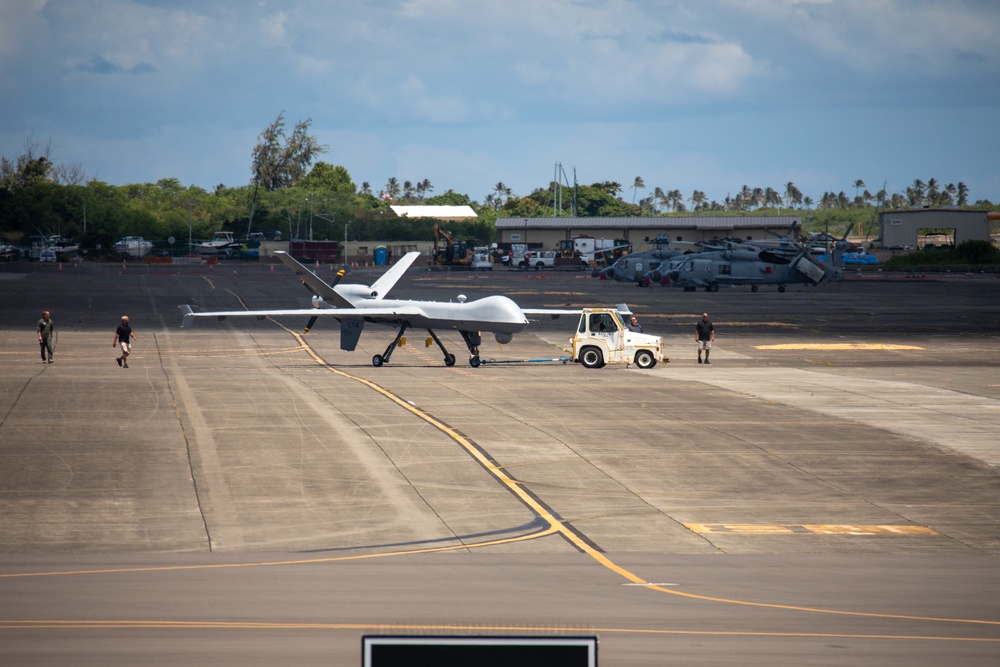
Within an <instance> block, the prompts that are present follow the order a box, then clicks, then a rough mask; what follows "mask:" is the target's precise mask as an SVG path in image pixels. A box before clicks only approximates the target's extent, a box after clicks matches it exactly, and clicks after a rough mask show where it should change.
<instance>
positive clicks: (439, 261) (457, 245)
mask: <svg viewBox="0 0 1000 667" xmlns="http://www.w3.org/2000/svg"><path fill="white" fill-rule="evenodd" d="M474 250H475V247H474V244H472V243H469V242H466V241H456V240H454V239H453V238H452V236H451V232H449V231H446V230H444V229H442V228H441V225H439V224H437V223H434V258H433V260H434V265H435V266H464V267H469V266H470V265H471V263H472V259H473V255H474Z"/></svg>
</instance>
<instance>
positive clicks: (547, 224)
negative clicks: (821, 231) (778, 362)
mask: <svg viewBox="0 0 1000 667" xmlns="http://www.w3.org/2000/svg"><path fill="white" fill-rule="evenodd" d="M801 220H802V218H801V216H798V215H774V216H683V217H682V216H669V217H620V218H497V221H496V230H497V239H496V240H497V244H498V245H500V246H501V247H507V246H509V245H511V244H522V243H523V244H527V247H528V248H529V249H536V248H555V247H557V246H558V245H559V242H560V241H563V240H568V239H572V238H575V237H578V236H591V237H593V238H603V239H624V240H626V241H630V242H631V243H633V244H639V243H643V242H645V241H649V240H652V239H653V238H655V237H657V236H659V235H665V236H667V237H668V238H669V239H670V240H671V241H680V242H688V243H699V242H703V241H711V240H713V239H716V240H717V239H723V238H726V237H735V238H740V239H746V240H754V241H759V240H764V239H773V238H774V236H773V235H772V234H769V233H768V230H769V231H771V232H774V233H776V234H778V235H783V234H785V233H787V232H788V230H789V228H791V226H792V225H793V224H798V223H800V222H801Z"/></svg>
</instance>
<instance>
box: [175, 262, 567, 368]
mask: <svg viewBox="0 0 1000 667" xmlns="http://www.w3.org/2000/svg"><path fill="white" fill-rule="evenodd" d="M275 254H276V255H277V256H278V258H279V259H280V260H281V261H282V262H284V263H285V265H286V266H288V267H289V268H291V269H292V270H293V271H294V272H295V275H297V276H298V277H299V279H300V280H301V281H302V284H303V285H305V287H306V289H308V290H309V291H310V292H312V293H313V299H312V302H313V308H311V309H310V308H292V309H283V310H228V311H217V312H209V313H196V312H194V311H193V310H192V309H191V306H187V305H185V306H180V309H181V312H183V314H184V319H183V322H182V324H181V327H183V328H187V327H190V326H191V324H192V323H193V321H194V318H196V317H215V318H217V319H219V320H224V319H226V318H227V317H256V318H257V319H261V320H262V319H264V318H266V317H284V316H295V315H303V316H309V322H308V324H306V327H305V330H306V331H309V329H310V328H311V327H312V325H313V324H315V322H316V318H318V317H324V316H329V317H333V318H335V319H337V320H338V321H339V322H340V349H342V350H346V351H348V352H352V351H354V349H355V348H356V347H357V345H358V339H359V338H360V337H361V331H362V329H364V326H365V322H373V323H378V324H387V325H390V326H395V327H399V331H398V333H397V334H396V338H395V339H394V340H393V341H392V342H391V343H389V346H388V347H387V348H385V352H383V353H382V354H376V355H375V356H374V357H372V365H373V366H376V367H377V366H382V365H384V364H387V363H389V358H390V357H391V356H392V352H393V350H395V349H396V346H397V345H399V341H400V339H402V337H403V334H404V333H405V332H406V330H407V329H410V328H414V329H426V330H427V333H429V334H430V335H431V338H433V339H434V342H435V343H437V345H438V347H439V348H441V351H442V352H443V353H444V363H445V365H446V366H454V365H455V355H453V354H451V353H449V352H448V350H447V349H445V347H444V344H443V343H441V339H439V338H438V336H437V334H435V333H434V330H435V329H453V330H457V331H458V332H459V333H461V334H462V338H463V339H464V340H465V344H466V346H467V347H468V348H469V364H470V365H472V366H473V367H477V366H479V364H480V359H479V345H480V344H481V343H482V338H481V337H480V332H482V331H489V332H492V333H493V335H494V337H495V338H496V340H497V342H498V343H500V344H501V345H503V344H506V343H509V342H510V341H511V340H513V338H514V334H516V333H520V332H522V331H524V330H525V328H527V326H528V316H529V315H548V316H550V317H552V318H553V319H555V318H557V317H559V316H560V315H579V314H580V311H579V310H547V309H535V308H521V307H520V306H518V305H517V304H516V303H514V302H513V301H512V300H510V299H509V298H507V297H505V296H499V295H494V296H487V297H484V298H482V299H477V300H475V301H469V302H466V298H465V296H464V295H459V296H458V300H457V301H456V302H449V301H401V300H396V299H386V298H385V296H386V294H388V293H389V290H390V289H392V286H393V285H395V284H396V282H397V281H398V280H399V279H400V277H401V276H402V275H403V273H404V272H405V271H406V269H408V268H409V267H410V265H411V264H413V261H414V260H415V259H416V258H417V257H419V256H420V253H419V252H411V253H407V254H406V255H404V256H403V257H402V258H401V259H400V260H399V261H398V262H396V263H395V264H394V265H393V266H392V267H391V268H390V269H389V270H388V271H386V272H385V274H383V275H382V277H380V278H379V279H378V280H376V281H375V282H374V283H373V284H372V285H371V286H368V285H340V284H338V283H339V282H340V279H341V278H343V276H344V272H343V271H340V272H339V273H338V274H337V278H336V280H334V282H333V284H332V285H330V284H328V283H327V282H325V281H324V280H323V279H322V278H320V277H319V276H317V275H316V274H315V273H313V272H312V271H310V270H309V269H307V268H306V267H304V266H303V265H302V264H300V263H298V262H297V261H295V260H294V259H292V258H291V257H289V256H288V254H287V253H285V252H281V251H278V252H276V253H275Z"/></svg>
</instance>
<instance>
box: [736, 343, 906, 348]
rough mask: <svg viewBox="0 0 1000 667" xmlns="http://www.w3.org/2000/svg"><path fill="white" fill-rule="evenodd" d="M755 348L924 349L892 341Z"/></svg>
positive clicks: (784, 344)
mask: <svg viewBox="0 0 1000 667" xmlns="http://www.w3.org/2000/svg"><path fill="white" fill-rule="evenodd" d="M754 349H755V350H922V349H924V348H922V347H917V346H916V345H894V344H892V343H781V344H779V345H755V346H754Z"/></svg>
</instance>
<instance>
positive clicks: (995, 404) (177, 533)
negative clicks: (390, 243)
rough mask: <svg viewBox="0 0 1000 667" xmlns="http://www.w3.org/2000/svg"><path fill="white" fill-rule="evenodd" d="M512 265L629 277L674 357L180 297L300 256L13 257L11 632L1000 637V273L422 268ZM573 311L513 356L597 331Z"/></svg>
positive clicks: (301, 653)
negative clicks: (642, 360)
mask: <svg viewBox="0 0 1000 667" xmlns="http://www.w3.org/2000/svg"><path fill="white" fill-rule="evenodd" d="M334 269H335V267H322V268H321V270H320V273H321V274H323V275H327V276H329V275H332V273H333V271H334ZM376 276H377V271H374V270H371V271H368V270H364V269H359V270H355V271H354V272H353V274H352V276H351V277H349V278H347V279H346V280H354V281H358V282H371V281H373V280H374V279H375V277H376ZM492 293H502V294H506V295H508V296H510V297H511V298H513V299H514V300H515V301H517V302H518V303H520V304H521V305H522V306H525V307H528V306H531V307H553V308H562V307H580V306H589V305H613V304H615V303H621V302H627V303H628V304H629V305H630V306H631V308H632V310H633V311H634V312H636V313H637V314H638V315H639V318H640V322H641V323H642V324H643V325H644V327H645V330H646V332H647V333H655V334H659V335H661V336H663V338H664V340H665V342H666V343H667V351H668V354H669V356H670V357H671V361H670V363H669V364H660V365H658V366H657V367H655V368H653V369H651V370H648V371H643V370H638V369H635V368H624V367H611V366H609V367H606V368H604V369H600V370H587V369H584V368H582V367H581V366H579V365H578V364H571V363H569V364H563V363H558V362H556V363H504V364H486V365H484V366H481V367H480V368H477V369H473V368H471V367H470V366H469V365H467V364H463V360H464V359H465V358H467V354H466V352H465V350H464V345H463V344H462V342H461V338H460V337H459V336H458V335H457V333H449V332H439V333H443V336H442V338H443V340H444V341H445V343H446V345H447V346H448V348H449V351H451V352H452V353H454V354H455V355H456V356H457V357H458V358H459V363H458V364H456V365H455V366H454V367H452V368H447V367H445V366H444V364H443V362H442V359H441V356H442V355H441V353H440V351H439V350H438V349H437V347H436V346H433V345H432V346H430V347H425V345H424V333H423V332H419V331H416V332H413V331H411V332H408V335H407V338H408V340H407V344H406V345H403V346H401V347H400V348H398V349H397V350H396V352H395V353H394V354H393V356H392V359H391V361H390V363H389V364H388V365H387V366H385V367H383V368H373V367H372V365H371V358H372V356H373V355H374V354H377V353H381V352H382V351H383V350H384V348H385V346H386V345H387V344H388V343H389V341H391V339H392V336H393V332H392V330H391V329H389V328H387V327H375V326H372V325H369V326H368V327H367V328H366V330H365V333H364V335H363V336H362V339H361V344H360V345H359V349H358V351H356V352H353V353H346V352H343V351H341V350H340V349H339V335H338V334H337V332H336V329H335V327H334V326H333V323H332V322H326V321H321V322H319V324H318V325H317V326H316V327H315V328H314V329H313V330H312V331H311V332H310V333H308V334H306V335H301V333H300V332H301V327H302V326H303V325H304V322H297V321H291V320H280V321H273V320H264V321H257V320H254V319H246V318H240V319H229V320H226V321H224V322H215V321H204V320H201V321H198V322H196V323H195V325H194V327H193V328H192V329H188V330H183V331H182V330H180V328H179V325H180V314H179V311H178V310H177V306H178V305H180V304H185V303H186V304H191V305H192V306H193V307H195V308H196V309H201V310H209V309H211V310H216V309H239V308H244V307H247V308H252V309H257V308H275V307H290V306H296V305H299V306H302V307H307V305H308V297H309V294H308V293H307V292H305V290H304V289H303V288H302V287H301V286H300V285H299V284H298V281H297V280H296V279H295V278H294V277H293V276H291V275H290V272H289V271H287V270H286V269H284V268H283V267H280V266H276V267H274V269H273V271H272V270H271V268H270V267H268V266H259V265H251V264H243V263H233V264H229V265H227V264H221V265H219V266H217V267H214V268H211V269H210V268H208V267H203V266H200V265H196V266H146V265H141V264H130V265H127V266H125V267H124V268H123V267H122V266H121V265H116V264H91V263H85V264H81V265H78V266H72V265H66V266H64V267H63V268H62V269H61V270H60V269H59V268H58V267H55V266H39V265H32V264H24V263H15V264H12V265H7V266H4V267H2V268H0V314H2V315H0V365H2V369H3V372H2V373H0V498H2V502H3V506H4V510H5V511H4V512H3V513H0V661H2V662H3V663H4V664H21V665H48V664H66V663H67V662H71V663H73V664H92V665H98V664H101V665H108V664H111V665H129V664H136V663H138V662H142V663H147V664H176V663H177V662H180V661H187V662H193V663H199V664H204V663H210V664H220V665H247V664H262V665H263V664H360V637H361V636H362V635H363V634H366V633H380V632H397V633H399V632H402V633H412V634H484V633H487V634H489V633H501V632H507V633H514V634H552V633H556V634H594V635H597V636H599V638H600V664H602V665H663V664H712V665H718V664H740V665H801V664H823V665H886V664H906V665H939V664H945V663H950V664H963V665H994V664H996V663H997V661H998V660H1000V561H998V555H1000V468H998V466H1000V438H998V437H997V435H996V434H997V433H1000V380H998V377H1000V375H998V373H997V370H998V367H1000V280H998V279H997V278H996V277H994V276H954V277H946V278H942V279H938V280H930V279H913V278H909V279H897V280H888V279H884V278H882V279H868V280H859V279H856V278H854V277H851V278H849V279H848V280H846V281H844V282H843V283H840V284H835V285H828V286H823V287H820V288H809V287H789V289H788V291H787V292H785V293H778V292H776V291H774V290H769V289H768V288H762V289H761V291H760V292H757V293H751V292H750V290H749V288H732V289H728V290H726V289H723V290H722V291H720V292H718V293H714V294H710V293H705V292H696V293H687V292H683V291H680V290H670V289H663V288H659V287H654V288H648V289H643V288H636V287H634V286H631V285H628V284H623V283H609V282H602V281H598V280H595V279H592V278H590V277H589V275H584V274H571V273H570V274H566V273H545V272H539V273H536V272H525V273H522V272H516V271H515V272H506V271H497V272H493V273H486V274H472V273H468V272H457V271H456V272H432V271H425V270H419V269H416V268H415V269H411V271H410V272H408V273H407V275H406V276H404V277H403V279H402V280H401V281H400V283H399V284H398V285H397V287H396V288H395V289H394V290H393V295H394V296H396V297H400V298H414V299H441V300H448V299H455V298H457V296H458V295H459V294H465V295H466V296H467V297H468V298H469V299H475V298H479V297H482V296H486V295H488V294H492ZM43 309H49V310H51V311H52V318H53V320H54V322H55V325H56V331H57V332H58V338H57V341H56V354H55V359H56V361H55V363H53V364H42V363H41V361H40V359H39V355H38V348H37V341H36V336H35V334H34V331H33V330H34V324H35V322H36V321H37V319H38V317H39V315H40V312H41V310H43ZM702 311H708V312H709V313H710V314H711V315H712V319H713V320H714V321H715V324H716V327H717V344H716V348H715V349H714V350H713V352H712V356H711V361H712V363H711V365H708V366H705V365H699V364H697V363H696V361H695V349H694V340H693V338H694V323H695V321H696V319H697V317H698V316H699V315H700V313H701V312H702ZM122 315H129V317H130V319H131V322H132V325H133V328H134V329H135V332H136V335H137V338H138V340H137V341H136V345H135V348H134V351H133V354H132V356H131V357H130V358H129V368H128V369H122V368H119V367H118V366H117V364H116V363H115V361H114V359H115V356H116V355H117V354H118V351H117V349H114V348H112V347H111V342H112V338H113V335H114V329H115V327H116V326H117V324H118V321H119V319H120V317H121V316H122ZM575 324H576V322H575V320H574V319H573V318H568V319H567V318H560V319H559V320H555V321H550V320H549V321H540V322H537V323H536V324H534V325H533V326H532V328H531V329H530V333H529V334H525V335H521V336H517V337H515V340H514V341H513V342H512V343H510V344H508V345H504V346H502V347H501V346H499V345H498V344H497V343H496V342H495V341H493V340H492V339H484V343H483V346H482V356H483V358H485V359H488V360H489V359H492V360H497V361H519V360H521V361H523V360H536V359H546V358H556V357H559V356H562V355H565V354H567V351H566V341H567V338H568V337H569V336H570V334H571V332H572V331H573V329H574V328H575Z"/></svg>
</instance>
